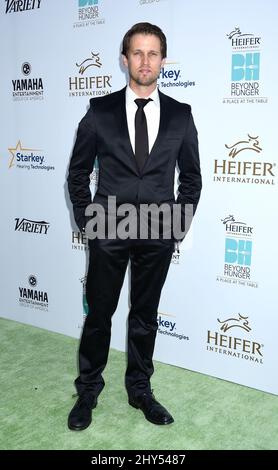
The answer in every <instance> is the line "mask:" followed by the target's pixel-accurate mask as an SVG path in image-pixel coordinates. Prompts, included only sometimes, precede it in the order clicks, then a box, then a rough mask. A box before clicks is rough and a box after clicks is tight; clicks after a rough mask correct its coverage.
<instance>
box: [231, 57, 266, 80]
mask: <svg viewBox="0 0 278 470" xmlns="http://www.w3.org/2000/svg"><path fill="white" fill-rule="evenodd" d="M259 78H260V53H259V52H254V53H253V54H252V53H251V52H248V53H246V54H233V55H232V81H233V82H239V81H240V80H259Z"/></svg>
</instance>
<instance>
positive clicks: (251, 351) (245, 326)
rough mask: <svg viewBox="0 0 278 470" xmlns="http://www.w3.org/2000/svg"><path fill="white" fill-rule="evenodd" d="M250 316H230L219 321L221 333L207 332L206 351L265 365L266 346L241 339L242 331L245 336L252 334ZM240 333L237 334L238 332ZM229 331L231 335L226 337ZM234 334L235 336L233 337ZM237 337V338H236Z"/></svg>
mask: <svg viewBox="0 0 278 470" xmlns="http://www.w3.org/2000/svg"><path fill="white" fill-rule="evenodd" d="M248 318H249V317H248V316H246V315H241V314H240V313H238V315H235V316H231V317H230V316H229V317H228V318H224V319H221V320H220V319H219V318H218V319H217V322H218V324H219V325H221V326H220V328H219V330H220V331H212V330H208V331H207V341H206V350H207V351H208V352H214V353H216V354H221V355H225V356H226V357H228V356H229V357H230V358H233V359H240V360H245V361H249V362H253V363H254V364H263V348H264V345H263V344H262V343H260V342H258V341H253V340H252V339H249V338H248V339H247V338H246V337H244V338H241V337H240V336H239V334H240V331H242V330H243V333H242V334H244V335H246V334H250V332H251V326H250V324H249V321H248ZM231 330H232V331H231ZM234 330H236V331H238V333H236V331H234ZM227 331H229V332H230V335H226V334H223V333H226V332H227ZM233 334H234V335H233ZM236 335H237V336H236Z"/></svg>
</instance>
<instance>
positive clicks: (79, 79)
mask: <svg viewBox="0 0 278 470" xmlns="http://www.w3.org/2000/svg"><path fill="white" fill-rule="evenodd" d="M75 66H76V67H77V69H78V74H79V75H75V76H71V77H69V96H70V97H71V98H72V97H80V96H89V97H95V96H103V95H107V94H109V93H111V88H112V75H111V74H105V73H101V69H102V67H103V61H102V59H101V57H100V53H99V52H93V51H91V52H90V55H89V57H88V56H87V57H86V56H85V57H83V58H81V60H78V61H76V62H75Z"/></svg>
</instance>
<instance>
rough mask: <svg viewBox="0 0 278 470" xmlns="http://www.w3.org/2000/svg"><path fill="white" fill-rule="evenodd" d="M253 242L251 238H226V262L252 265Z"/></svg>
mask: <svg viewBox="0 0 278 470" xmlns="http://www.w3.org/2000/svg"><path fill="white" fill-rule="evenodd" d="M251 254H252V242H251V241H250V240H246V241H245V240H237V239H235V238H226V243H225V262H226V263H230V264H233V263H236V264H241V265H242V266H251Z"/></svg>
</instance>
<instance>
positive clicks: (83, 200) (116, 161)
mask: <svg viewBox="0 0 278 470" xmlns="http://www.w3.org/2000/svg"><path fill="white" fill-rule="evenodd" d="M125 91H126V87H125V88H123V89H122V90H120V91H117V92H115V93H111V94H110V95H105V96H103V97H99V98H93V99H91V100H90V108H89V110H88V112H87V113H86V115H85V116H84V117H83V119H82V120H81V121H80V123H79V127H78V132H77V137H76V142H75V145H74V149H73V153H72V158H71V161H70V166H69V175H68V187H69V194H70V198H71V201H72V203H73V210H74V216H75V220H76V223H77V225H78V227H79V229H80V230H82V229H83V228H84V227H85V225H86V217H85V209H86V207H87V206H88V205H89V204H90V203H91V202H92V201H91V191H90V187H89V184H90V178H89V175H90V173H91V172H92V171H93V167H94V162H95V158H96V156H97V157H98V162H99V182H98V188H97V191H96V194H95V196H94V199H93V202H96V203H99V204H101V205H102V206H104V208H107V198H108V196H116V198H117V205H119V204H122V203H131V204H134V205H136V206H138V204H140V203H147V204H150V203H156V204H158V205H159V204H162V203H164V202H167V203H170V204H173V203H175V202H177V203H182V204H183V205H184V204H193V207H194V212H195V210H196V207H197V204H198V201H199V198H200V192H201V187H202V183H201V173H200V163H199V152H198V139H197V131H196V127H195V125H194V122H193V118H192V114H191V108H190V106H189V105H187V104H183V103H179V102H178V101H176V100H174V99H173V98H170V97H169V96H167V95H164V94H163V93H161V92H160V91H159V98H160V124H159V131H158V135H157V138H156V141H155V143H154V145H153V148H152V150H151V152H150V155H149V157H148V159H147V160H146V162H145V165H144V167H143V169H142V170H141V172H140V171H139V169H138V167H137V164H136V160H135V156H134V153H133V150H132V146H131V143H130V138H129V132H128V126H127V117H126V107H125ZM177 164H178V167H179V171H180V174H179V183H180V184H179V187H178V192H179V194H178V197H177V199H176V198H175V195H174V177H175V167H176V165H177ZM183 217H184V211H183Z"/></svg>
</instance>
